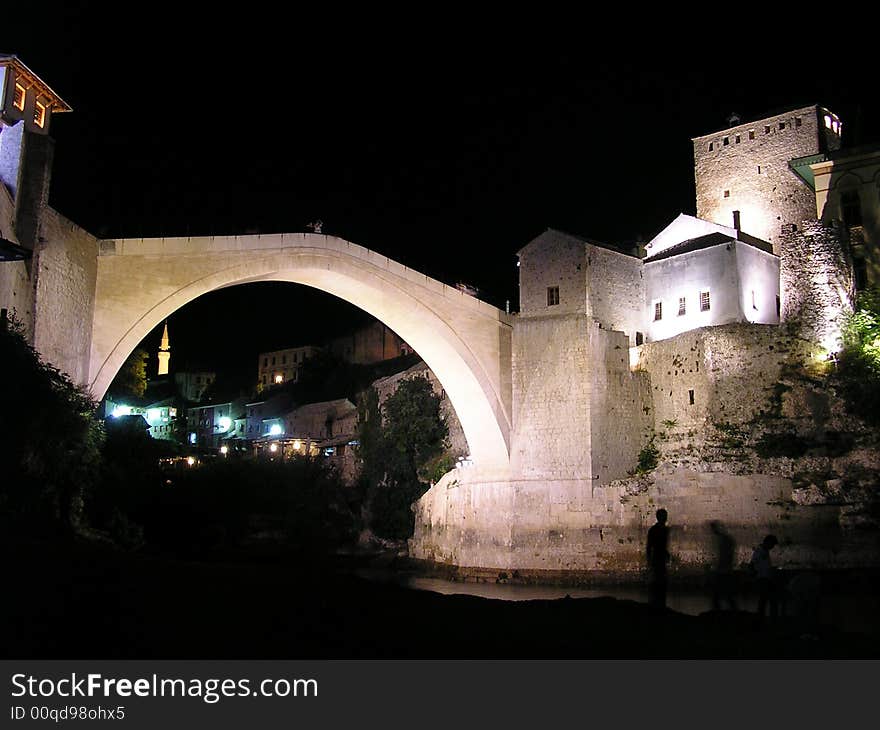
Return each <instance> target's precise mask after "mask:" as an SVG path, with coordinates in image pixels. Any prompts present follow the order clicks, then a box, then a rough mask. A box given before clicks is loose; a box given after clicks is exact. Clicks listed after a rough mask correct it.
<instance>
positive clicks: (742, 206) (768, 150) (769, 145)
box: [693, 106, 824, 254]
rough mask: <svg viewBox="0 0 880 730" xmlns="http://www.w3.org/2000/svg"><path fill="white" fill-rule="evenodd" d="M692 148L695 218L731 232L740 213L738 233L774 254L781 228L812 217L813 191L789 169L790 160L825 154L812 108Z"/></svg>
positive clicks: (743, 126) (707, 137)
mask: <svg viewBox="0 0 880 730" xmlns="http://www.w3.org/2000/svg"><path fill="white" fill-rule="evenodd" d="M797 120H800V125H799V126H798V121H797ZM782 125H784V127H783V126H782ZM751 133H754V137H755V138H754V139H750V134H751ZM737 138H739V141H737ZM725 139H727V141H728V143H727V144H724V140H725ZM693 142H694V178H695V182H696V193H697V217H699V218H705V219H707V220H711V221H714V222H716V223H720V224H721V225H725V226H731V225H733V211H734V210H738V211H740V213H741V225H742V230H743V231H745V232H746V233H750V234H752V235H753V236H757V237H758V238H762V239H764V240H765V241H769V242H770V243H772V244H773V252H774V253H776V254H779V239H780V234H781V226H783V225H786V224H791V223H799V222H800V221H802V220H805V219H808V218H815V217H816V200H815V195H814V193H813V191H812V190H811V189H810V188H809V187H808V186H807V185H806V183H804V182H803V181H802V180H801V179H800V178H799V177H798V176H797V175H796V174H795V173H794V172H793V171H792V170H791V169H790V168H789V167H788V162H789V160H791V159H792V158H794V157H801V156H805V155H814V154H817V153H818V152H820V151H821V150H822V149H824V138H823V132H821V130H820V128H819V118H818V115H817V110H816V107H815V106H809V107H803V108H801V109H796V110H792V111H788V112H786V113H784V114H780V115H776V116H772V117H767V118H766V119H761V120H758V121H755V122H750V123H747V124H738V125H736V126H735V127H731V128H730V129H725V130H722V131H720V132H716V133H713V134H709V135H704V136H701V137H697V138H695V139H694V140H693ZM710 144H711V145H712V149H711V150H710V149H709V145H710Z"/></svg>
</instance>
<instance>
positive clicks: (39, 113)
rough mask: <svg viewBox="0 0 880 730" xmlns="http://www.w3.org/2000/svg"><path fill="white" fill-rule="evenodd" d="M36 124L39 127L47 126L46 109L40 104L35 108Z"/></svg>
mask: <svg viewBox="0 0 880 730" xmlns="http://www.w3.org/2000/svg"><path fill="white" fill-rule="evenodd" d="M34 124H36V125H37V126H38V127H43V126H44V125H45V124H46V107H45V106H43V105H42V104H40V102H37V103H36V106H35V107H34Z"/></svg>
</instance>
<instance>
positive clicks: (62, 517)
mask: <svg viewBox="0 0 880 730" xmlns="http://www.w3.org/2000/svg"><path fill="white" fill-rule="evenodd" d="M0 361H2V362H3V377H2V379H0V394H2V396H0V402H2V403H3V411H4V413H6V415H7V417H8V418H10V419H12V420H11V421H10V423H11V425H12V427H11V428H9V429H7V431H6V434H5V436H4V438H3V440H2V446H0V460H2V464H3V476H2V478H0V511H2V512H3V513H4V514H5V515H6V516H7V518H12V519H14V520H15V521H16V522H17V523H18V524H28V525H31V526H33V527H38V526H39V527H43V528H47V527H48V528H51V527H52V526H55V527H62V528H64V529H69V528H72V529H76V528H78V527H79V526H80V523H81V518H82V501H83V497H84V495H85V494H86V493H87V492H88V491H89V490H90V489H92V488H93V486H94V485H95V483H96V481H97V478H98V470H99V464H100V453H101V445H102V443H103V440H104V430H103V424H102V423H101V421H99V420H98V419H97V418H96V417H95V403H94V402H93V401H92V400H91V398H90V397H89V396H88V395H87V394H86V393H84V392H83V391H82V390H81V389H80V388H78V387H77V386H76V385H74V384H73V383H72V382H71V381H70V379H69V378H67V376H65V375H63V374H62V373H60V372H59V371H58V370H57V369H56V368H53V367H51V366H49V365H47V364H45V363H44V362H43V361H42V360H41V359H40V357H39V355H38V354H37V353H36V351H35V350H34V349H33V347H31V346H30V345H29V344H28V343H27V341H26V340H25V338H24V336H23V335H22V332H21V328H20V326H19V325H18V324H17V323H16V322H15V321H14V320H13V321H11V322H10V323H9V325H8V326H7V328H6V329H4V330H3V331H0Z"/></svg>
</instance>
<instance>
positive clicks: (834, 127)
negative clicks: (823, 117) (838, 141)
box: [831, 119, 837, 134]
mask: <svg viewBox="0 0 880 730" xmlns="http://www.w3.org/2000/svg"><path fill="white" fill-rule="evenodd" d="M831 128H832V129H833V130H834V133H835V134H837V120H836V119H835V120H834V121H833V122H831Z"/></svg>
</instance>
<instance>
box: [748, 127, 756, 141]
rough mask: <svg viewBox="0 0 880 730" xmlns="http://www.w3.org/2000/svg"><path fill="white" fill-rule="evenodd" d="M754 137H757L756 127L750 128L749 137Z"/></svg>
mask: <svg viewBox="0 0 880 730" xmlns="http://www.w3.org/2000/svg"><path fill="white" fill-rule="evenodd" d="M754 138H755V130H754V129H750V130H749V139H754Z"/></svg>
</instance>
